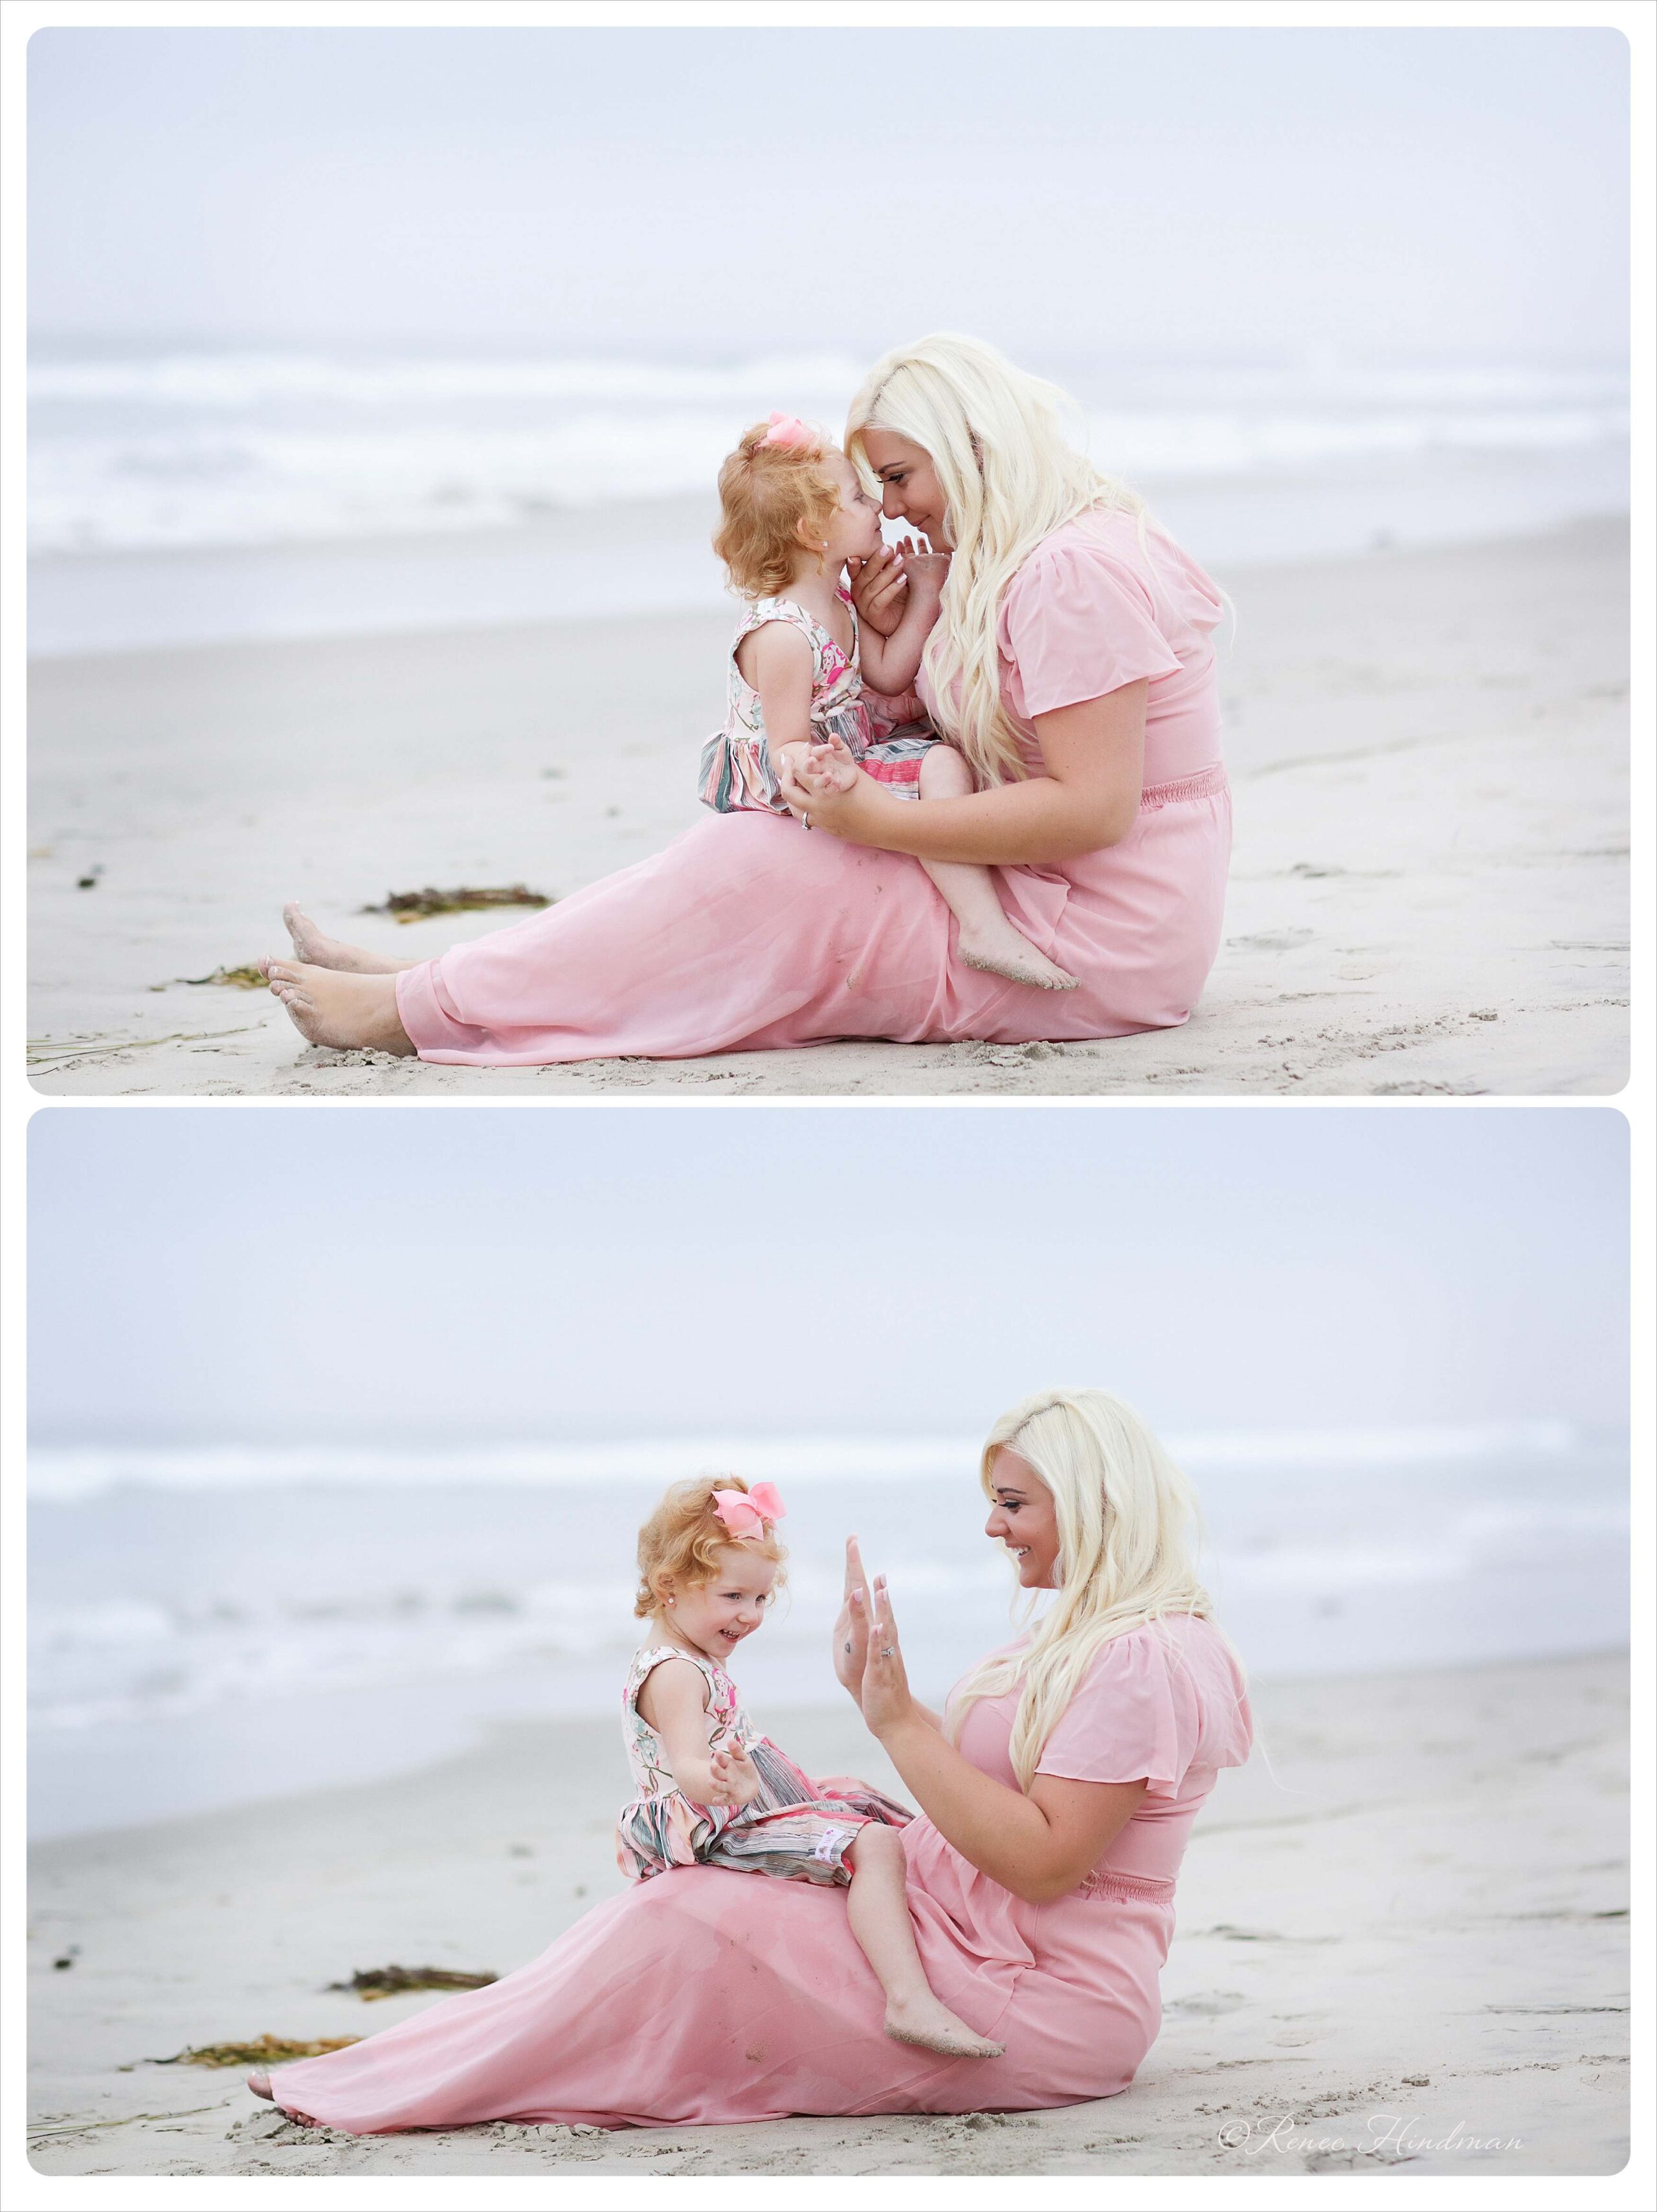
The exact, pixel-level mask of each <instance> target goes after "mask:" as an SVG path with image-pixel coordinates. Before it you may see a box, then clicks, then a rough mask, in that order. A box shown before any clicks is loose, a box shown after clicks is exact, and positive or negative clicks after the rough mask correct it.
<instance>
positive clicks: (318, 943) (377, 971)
mask: <svg viewBox="0 0 1657 2212" xmlns="http://www.w3.org/2000/svg"><path fill="white" fill-rule="evenodd" d="M282 921H283V927H284V928H285V929H286V930H287V932H288V934H289V937H291V938H292V939H293V941H294V957H295V960H302V961H304V962H306V963H307V964H308V966H310V967H312V968H333V969H338V972H339V973H340V974H341V975H396V974H397V973H398V971H399V969H404V968H411V967H413V965H414V964H415V963H413V961H411V960H387V958H386V957H385V955H384V954H383V953H381V952H369V951H366V950H365V949H364V948H363V947H362V945H347V944H345V943H344V942H343V940H342V939H339V938H338V937H327V936H325V935H324V934H323V933H322V931H321V930H320V929H319V928H318V927H317V926H316V924H315V923H314V921H312V920H311V917H310V916H309V915H308V914H302V913H301V912H300V910H299V908H298V907H297V906H296V905H295V903H294V902H293V901H292V900H291V899H290V900H289V902H288V904H287V905H286V906H284V907H283V909H282Z"/></svg>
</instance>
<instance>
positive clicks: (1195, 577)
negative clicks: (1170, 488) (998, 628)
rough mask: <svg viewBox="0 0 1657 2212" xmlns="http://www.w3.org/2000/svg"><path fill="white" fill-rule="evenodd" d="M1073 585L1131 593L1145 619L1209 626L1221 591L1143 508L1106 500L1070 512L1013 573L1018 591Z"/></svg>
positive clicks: (1010, 593) (1219, 603) (1216, 614)
mask: <svg viewBox="0 0 1657 2212" xmlns="http://www.w3.org/2000/svg"><path fill="white" fill-rule="evenodd" d="M1065 588H1069V590H1071V591H1081V592H1089V591H1091V592H1096V593H1101V592H1102V593H1106V594H1110V595H1112V596H1114V595H1120V594H1124V593H1125V594H1126V596H1127V597H1128V598H1129V599H1131V600H1132V601H1133V602H1135V603H1136V604H1137V605H1141V606H1142V607H1143V608H1144V610H1145V611H1146V612H1147V613H1148V614H1154V615H1156V616H1158V617H1161V618H1162V619H1163V620H1168V619H1173V620H1182V621H1185V622H1189V623H1191V626H1192V627H1193V628H1195V629H1212V628H1213V626H1214V624H1215V623H1217V622H1218V620H1219V618H1220V613H1221V607H1222V605H1223V604H1224V603H1223V601H1222V599H1221V594H1220V588H1219V586H1218V585H1217V584H1215V582H1214V580H1213V579H1212V578H1211V577H1209V575H1208V574H1205V572H1204V571H1203V569H1202V568H1199V567H1198V566H1197V562H1195V561H1193V560H1192V559H1191V556H1190V555H1189V554H1188V553H1186V552H1185V550H1184V548H1183V547H1182V546H1180V545H1179V544H1178V543H1177V542H1176V541H1175V540H1174V539H1173V538H1171V537H1170V536H1169V535H1168V533H1167V531H1166V530H1164V529H1163V527H1162V526H1161V524H1160V523H1158V522H1155V521H1154V520H1152V519H1151V517H1150V516H1149V515H1148V513H1145V512H1144V510H1143V509H1142V508H1141V507H1122V506H1115V505H1111V504H1108V503H1101V504H1100V505H1099V506H1097V507H1087V508H1085V509H1084V510H1083V511H1082V513H1080V514H1076V515H1072V516H1071V518H1070V520H1069V521H1068V522H1062V523H1060V524H1059V526H1058V527H1057V529H1056V530H1050V531H1049V532H1048V533H1047V535H1046V536H1045V538H1042V539H1040V540H1039V543H1038V544H1036V545H1034V546H1033V548H1032V549H1031V550H1030V552H1029V553H1028V554H1027V555H1026V556H1025V558H1024V560H1023V561H1022V562H1020V564H1019V567H1018V568H1017V569H1016V570H1015V571H1014V576H1013V580H1012V583H1011V584H1010V585H1009V586H1008V599H1012V598H1013V596H1014V594H1015V593H1019V592H1024V593H1029V592H1037V593H1044V592H1053V591H1055V590H1063V589H1065Z"/></svg>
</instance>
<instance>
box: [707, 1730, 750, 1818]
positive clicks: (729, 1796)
mask: <svg viewBox="0 0 1657 2212" xmlns="http://www.w3.org/2000/svg"><path fill="white" fill-rule="evenodd" d="M708 1764H709V1765H710V1766H711V1767H712V1769H713V1773H714V1786H713V1791H712V1794H711V1796H710V1797H709V1800H708V1802H709V1803H710V1805H733V1806H734V1805H752V1802H753V1801H754V1799H755V1798H756V1797H757V1796H758V1795H759V1770H758V1768H757V1767H756V1766H755V1765H754V1763H753V1761H752V1759H750V1758H749V1756H748V1754H747V1753H746V1751H744V1750H743V1748H742V1747H741V1745H740V1744H733V1745H731V1746H730V1747H729V1748H728V1749H722V1750H719V1751H715V1752H712V1753H710V1754H709V1759H708Z"/></svg>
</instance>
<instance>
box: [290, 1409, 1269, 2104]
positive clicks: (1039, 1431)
mask: <svg viewBox="0 0 1657 2212" xmlns="http://www.w3.org/2000/svg"><path fill="white" fill-rule="evenodd" d="M982 1477H983V1482H984V1490H985V1492H986V1493H987V1495H988V1497H989V1499H990V1516H989V1519H988V1521H987V1522H986V1523H985V1533H986V1534H988V1535H989V1537H990V1539H991V1541H993V1542H995V1543H996V1544H998V1545H1000V1546H1001V1547H1002V1548H1003V1549H1004V1550H1005V1551H1006V1553H1008V1557H1009V1559H1011V1561H1012V1563H1013V1565H1014V1571H1015V1573H1016V1575H1017V1578H1018V1582H1019V1584H1020V1588H1021V1589H1025V1590H1027V1591H1030V1592H1032V1593H1034V1592H1037V1591H1051V1593H1052V1596H1051V1602H1049V1603H1048V1604H1047V1606H1046V1609H1045V1612H1043V1613H1041V1614H1040V1616H1039V1619H1037V1620H1034V1621H1033V1624H1032V1625H1031V1626H1029V1627H1027V1628H1026V1631H1025V1632H1024V1633H1023V1634H1021V1635H1020V1637H1019V1638H1017V1639H1016V1640H1015V1641H1014V1643H1013V1644H1009V1645H1008V1646H1007V1647H1005V1649H1003V1650H1001V1651H998V1652H996V1653H993V1654H992V1655H991V1656H990V1657H989V1658H988V1659H986V1660H985V1661H984V1663H983V1664H982V1665H981V1666H979V1667H978V1668H974V1669H973V1670H972V1673H971V1674H968V1675H967V1676H966V1679H965V1680H963V1681H961V1682H959V1683H958V1684H957V1686H956V1687H955V1689H954V1691H953V1693H952V1695H951V1697H950V1699H949V1700H948V1704H947V1709H946V1711H945V1712H944V1713H943V1714H941V1715H940V1714H937V1713H934V1712H929V1711H927V1710H926V1708H925V1707H923V1705H920V1704H919V1703H918V1702H917V1700H916V1699H915V1698H914V1697H913V1696H912V1695H911V1692H910V1690H909V1688H908V1686H907V1682H906V1680H905V1672H904V1662H903V1653H902V1650H901V1647H900V1645H899V1639H898V1629H897V1624H896V1620H895V1617H894V1615H893V1613H892V1603H891V1601H890V1599H889V1597H888V1596H887V1595H886V1589H885V1585H884V1583H883V1582H882V1581H880V1580H879V1579H877V1580H876V1582H875V1583H874V1588H873V1589H872V1590H871V1589H869V1588H868V1585H867V1584H866V1583H865V1581H864V1578H863V1573H862V1566H861V1565H860V1563H859V1560H858V1557H857V1549H856V1541H855V1540H854V1541H852V1542H851V1543H850V1544H849V1545H848V1546H847V1555H846V1556H847V1566H846V1594H845V1601H844V1606H843V1607H842V1609H841V1613H840V1618H839V1620H838V1622H837V1623H836V1626H835V1630H834V1665H835V1671H836V1673H837V1674H838V1677H839V1679H840V1680H841V1681H842V1683H843V1684H844V1686H845V1687H846V1688H847V1689H848V1690H849V1691H850V1693H851V1695H852V1696H853V1697H854V1698H855V1699H856V1700H857V1703H858V1705H859V1706H860V1708H861V1710H862V1716H863V1718H864V1720H865V1721H866V1722H867V1723H868V1726H869V1727H870V1729H873V1731H874V1734H875V1735H877V1736H879V1738H880V1741H881V1742H882V1744H884V1746H885V1747H886V1751H887V1752H888V1753H889V1754H890V1756H891V1758H892V1763H893V1764H894V1765H896V1767H897V1768H898V1771H899V1773H900V1774H901V1775H902V1777H903V1778H904V1781H905V1784H906V1785H907V1787H908V1790H909V1792H910V1795H911V1796H912V1797H914V1799H915V1800H916V1802H917V1804H918V1805H919V1807H920V1813H919V1814H918V1815H917V1817H916V1818H915V1819H913V1820H910V1821H909V1822H908V1824H907V1825H906V1826H904V1827H903V1828H902V1829H901V1830H899V1831H898V1833H899V1834H900V1835H901V1838H902V1843H903V1850H904V1856H905V1867H906V1884H907V1887H906V1895H907V1900H908V1905H909V1919H910V1922H911V1926H912V1929H913V1931H914V1941H915V1946H916V1948H917V1951H918V1954H919V1957H920V1960H921V1964H922V1968H923V1973H924V1976H925V1978H926V1980H927V1982H928V1983H929V1984H930V1986H931V1988H932V1990H934V1991H935V1994H936V1996H937V1997H938V1998H939V2000H941V2002H942V2003H943V2004H944V2005H946V2006H947V2008H949V2010H950V2011H951V2012H952V2013H953V2015H955V2016H956V2018H957V2021H964V2022H965V2023H966V2026H967V2027H969V2028H970V2029H971V2030H972V2032H973V2033H974V2035H975V2036H977V2037H980V2038H984V2039H985V2043H984V2044H981V2045H976V2046H975V2048H977V2049H978V2050H983V2049H984V2048H985V2047H986V2046H988V2047H990V2048H993V2047H994V2046H995V2045H1004V2046H1005V2048H1004V2050H1002V2051H1001V2053H1000V2055H999V2056H995V2057H984V2056H971V2057H967V2056H961V2057H955V2056H950V2055H947V2054H945V2053H942V2052H940V2051H929V2050H918V2049H916V2048H914V2047H911V2046H910V2045H905V2044H902V2043H899V2042H894V2041H893V2039H892V2036H891V2035H890V2034H889V2033H887V2032H886V2000H885V1998H884V1996H883V1995H882V1993H881V1989H880V1983H879V1981H878V1980H877V1979H876V1978H875V1975H874V1972H873V1970H872V1969H871V1967H870V1966H869V1964H868V1960H867V1959H865V1957H864V1955H863V1954H862V1951H861V1950H860V1949H859V1948H858V1944H857V1941H856V1936H854V1934H853V1932H852V1928H851V1924H850V1920H849V1918H848V1916H847V1907H846V1893H845V1892H844V1890H841V1889H839V1888H836V1887H829V1886H826V1885H819V1884H817V1883H813V1882H809V1881H755V1880H754V1878H753V1876H752V1875H751V1874H748V1873H744V1872H735V1871H733V1870H732V1869H730V1868H729V1867H724V1866H717V1865H711V1864H707V1865H693V1866H679V1867H675V1868H673V1869H672V1871H671V1872H669V1873H667V1874H666V1875H661V1876H660V1877H659V1878H657V1879H655V1880H651V1881H643V1882H640V1883H637V1884H636V1885H634V1886H633V1887H631V1888H629V1889H628V1890H626V1891H625V1892H624V1893H622V1894H621V1895H619V1896H618V1897H615V1898H612V1899H610V1900H609V1901H608V1902H607V1903H606V1904H603V1905H599V1906H597V1907H595V1908H594V1911H591V1912H589V1913H588V1914H587V1915H586V1917H584V1918H583V1919H582V1920H579V1921H577V1922H576V1924H575V1926H574V1927H572V1928H570V1929H567V1930H566V1931H565V1933H564V1935H562V1936H559V1937H558V1939H557V1942H554V1943H553V1945H552V1947H551V1949H550V1950H548V1951H547V1952H545V1954H543V1955H542V1956H541V1957H540V1958H539V1959H537V1960H534V1961H533V1963H532V1964H530V1965H528V1966H523V1967H521V1968H520V1969H519V1971H518V1972H516V1973H514V1974H509V1975H508V1976H507V1977H506V1978H505V1979H504V1980H503V1981H499V1982H496V1983H495V1984H492V1985H491V1986H490V1988H488V1989H484V1990H466V1992H465V1993H464V1994H462V1995H460V1996H453V1997H448V1998H445V1999H443V2000H442V2002H439V2003H437V2004H435V2005H433V2006H431V2007H429V2008H428V2009H427V2010H426V2011H424V2012H422V2013H420V2014H417V2015H415V2016H414V2017H413V2018H412V2019H410V2020H407V2021H402V2022H400V2023H399V2025H398V2026H397V2027H393V2028H390V2029H388V2030H387V2031H386V2033H384V2034H381V2035H377V2036H375V2037H374V2038H372V2039H370V2040H369V2041H368V2042H365V2043H360V2044H357V2045H355V2046H354V2047H353V2048H352V2049H351V2050H350V2051H339V2052H336V2053H334V2054H333V2055H332V2056H331V2057H323V2058H313V2059H304V2060H302V2061H301V2062H300V2063H299V2064H298V2065H296V2066H290V2067H283V2068H282V2069H279V2070H278V2072H277V2074H276V2075H275V2076H274V2077H273V2079H272V2080H271V2081H263V2080H261V2081H259V2083H258V2084H257V2085H256V2086H257V2088H258V2091H259V2093H260V2094H262V2095H268V2094H271V2093H274V2096H275V2099H276V2101H277V2103H278V2104H280V2105H281V2106H283V2108H284V2110H286V2111H288V2112H292V2113H294V2114H295V2116H308V2118H310V2119H312V2120H313V2121H316V2122H321V2123H324V2124H326V2125H328V2126H331V2127H336V2128H344V2129H347V2130H350V2131H351V2132H352V2133H355V2134H373V2133H378V2132H381V2131H389V2130H399V2129H404V2128H442V2127H461V2126H466V2125H468V2124H472V2123H474V2122H477V2121H483V2120H500V2119H515V2120H522V2121H554V2120H565V2121H591V2122H596V2123H597V2124H599V2125H600V2126H604V2127H625V2126H635V2127H651V2126H660V2125H672V2126H684V2125H686V2124H691V2123H696V2122H720V2121H740V2120H764V2119H776V2118H782V2117H783V2115H785V2114H788V2113H795V2112H815V2113H823V2114H839V2115H843V2116H847V2117H850V2116H852V2115H862V2114H866V2113H869V2112H972V2111H982V2110H984V2109H990V2110H996V2111H1012V2110H1020V2109H1029V2108H1032V2107H1039V2106H1051V2105H1069V2104H1078V2103H1081V2102H1084V2101H1086V2100H1088V2099H1090V2098H1094V2097H1110V2096H1114V2095H1116V2094H1117V2093H1118V2091H1120V2090H1123V2089H1125V2088H1126V2087H1128V2085H1129V2083H1130V2081H1132V2079H1133V2077H1134V2073H1135V2070H1136V2068H1137V2067H1138V2065H1139V2063H1140V2062H1141V2060H1142V2058H1143V2057H1144V2056H1145V2053H1146V2051H1148V2049H1149V2048H1150V2045H1151V2044H1152V2042H1153V2040H1154V2038H1155V2035H1156V2031H1157V2026H1158V2021H1159V2017H1160V2008H1159V2002H1158V1996H1157V1977H1158V1974H1159V1972H1160V1970H1161V1965H1162V1962H1163V1960H1164V1959H1165V1958H1166V1957H1167V1949H1168V1942H1169V1939H1170V1937H1171V1936H1172V1934H1173V1887H1174V1878H1175V1876H1176V1875H1177V1874H1178V1872H1179V1861H1180V1858H1181V1856H1182V1854H1183V1853H1184V1850H1185V1843H1186V1839H1187V1838H1188V1837H1189V1835H1190V1833H1191V1823H1192V1821H1193V1820H1194V1819H1195V1818H1196V1816H1197V1811H1198V1809H1199V1808H1200V1807H1201V1806H1202V1804H1203V1800H1204V1799H1205V1798H1206V1797H1207V1796H1208V1794H1209V1791H1210V1790H1212V1788H1213V1787H1214V1783H1215V1776H1216V1774H1217V1772H1218V1771H1219V1769H1220V1768H1221V1767H1222V1766H1235V1765H1240V1764H1241V1763H1242V1761H1243V1760H1244V1759H1246V1758H1247V1756H1248V1752H1249V1745H1250V1721H1249V1710H1248V1699H1247V1696H1246V1692H1245V1688H1244V1684H1243V1679H1242V1674H1241V1672H1240V1668H1239V1667H1238V1665H1237V1662H1236V1661H1235V1659H1234V1656H1233V1654H1232V1651H1231V1648H1230V1646H1229V1645H1228V1644H1227V1642H1226V1641H1225V1638H1223V1637H1222V1636H1221V1633H1220V1632H1219V1631H1218V1629H1217V1628H1215V1626H1214V1625H1213V1622H1212V1620H1211V1619H1210V1617H1209V1600H1208V1597H1207V1595H1206V1593H1205V1592H1204V1591H1203V1588H1202V1585H1201V1584H1200V1583H1198V1582H1197V1578H1196V1576H1195V1574H1194V1572H1193V1571H1192V1566H1191V1556H1190V1553H1189V1550H1188V1548H1187V1528H1188V1526H1189V1523H1190V1522H1191V1516H1192V1501H1191V1494H1190V1492H1189V1490H1188V1489H1187V1487H1186V1485H1185V1480H1184V1479H1183V1478H1182V1476H1181V1475H1180V1474H1179V1470H1178V1468H1175V1466H1174V1465H1173V1462H1172V1461H1171V1460H1170V1459H1169V1457H1168V1455H1167V1453H1166V1452H1165V1451H1164V1450H1163V1449H1162V1448H1161V1445H1160V1444H1159V1443H1157V1441H1156V1439H1155V1437H1154V1436H1152V1435H1151V1433H1150V1431H1148V1429H1147V1428H1146V1427H1145V1426H1144V1425H1143V1424H1142V1422H1141V1421H1140V1420H1138V1419H1137V1418H1136V1416H1135V1415H1134V1414H1133V1413H1130V1411H1129V1409H1128V1408H1127V1407H1125V1406H1124V1405H1122V1404H1121V1403H1119V1402H1118V1401H1117V1400H1116V1399H1114V1398H1111V1397H1108V1396H1106V1394H1105V1393H1104V1392H1103V1391H1102V1390H1046V1391H1044V1392H1042V1394H1041V1395H1039V1397H1034V1398H1028V1399H1026V1400H1025V1401H1024V1402H1023V1403H1022V1404H1021V1405H1019V1406H1015V1407H1013V1409H1012V1411H1011V1412H1010V1413H1008V1414H1006V1415H1005V1416H1004V1417H1003V1418H1002V1419H1001V1420H1000V1421H998V1422H997V1423H996V1426H995V1427H994V1429H993V1430H992V1431H990V1439H989V1442H988V1443H987V1444H986V1445H985V1447H984V1458H983V1466H982ZM836 1787H837V1788H838V1789H841V1790H846V1789H850V1788H854V1787H855V1788H856V1789H859V1790H863V1789H866V1787H867V1785H864V1784H856V1785H853V1784H837V1785H836ZM896 1809H897V1808H893V1810H894V1812H895V1811H896Z"/></svg>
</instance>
